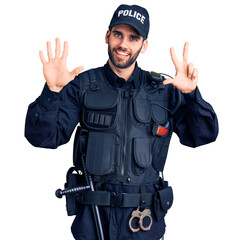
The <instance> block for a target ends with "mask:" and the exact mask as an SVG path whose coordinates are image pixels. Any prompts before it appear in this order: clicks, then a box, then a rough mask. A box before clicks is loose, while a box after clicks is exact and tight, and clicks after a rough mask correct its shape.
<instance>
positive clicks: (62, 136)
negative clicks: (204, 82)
mask: <svg viewBox="0 0 243 240" xmlns="http://www.w3.org/2000/svg"><path fill="white" fill-rule="evenodd" d="M103 70H104V73H105V76H106V78H107V80H108V81H109V82H110V83H111V84H112V85H113V86H114V87H120V88H123V89H125V90H130V89H133V88H138V87H139V86H140V83H141V73H142V70H141V68H139V67H138V66H137V64H136V66H135V70H134V72H133V74H132V76H131V77H130V78H129V79H128V80H127V81H125V80H124V79H122V78H120V77H118V76H117V75H116V74H115V73H114V72H113V71H112V70H111V68H110V66H109V64H108V63H106V64H105V66H104V67H103ZM81 74H82V73H81ZM81 85H82V82H81V81H80V78H79V75H78V76H76V77H75V79H74V80H73V81H71V82H70V83H69V84H67V85H66V86H65V87H64V88H63V89H62V91H61V92H60V93H56V92H52V91H50V90H49V88H48V86H47V84H45V86H44V89H43V91H42V93H41V95H40V96H39V97H38V98H37V99H36V100H35V101H34V102H33V103H31V104H30V105H29V108H28V112H27V116H26V124H25V137H26V138H27V139H28V141H29V142H30V143H31V144H32V145H34V146H36V147H43V148H57V147H58V146H60V145H62V144H64V143H67V142H68V141H69V139H70V137H71V135H72V132H73V130H74V128H75V127H76V126H77V124H78V123H79V122H80V119H81V113H82V111H81V110H82V107H81V106H82V98H81V95H82V93H81V92H80V91H81V89H82V88H81ZM171 89H172V88H171ZM175 98H176V97H175V96H174V94H173V92H172V93H171V101H170V102H171V104H173V102H175V101H176V100H175ZM173 123H174V132H175V133H176V134H177V135H178V137H179V139H180V142H181V143H182V144H184V145H187V146H190V147H197V146H200V145H203V144H207V143H210V142H212V141H214V140H215V139H216V137H217V134H218V121H217V116H216V114H215V112H214V110H213V108H212V107H211V105H210V104H209V103H207V102H205V101H204V100H203V98H202V96H201V94H200V91H199V89H198V88H196V90H195V91H193V92H192V93H189V94H182V101H181V106H180V108H179V109H178V111H177V112H176V113H175V114H174V115H173Z"/></svg>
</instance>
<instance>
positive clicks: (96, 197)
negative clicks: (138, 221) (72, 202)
mask: <svg viewBox="0 0 243 240" xmlns="http://www.w3.org/2000/svg"><path fill="white" fill-rule="evenodd" d="M153 195H154V194H152V193H146V194H145V195H144V196H145V197H144V201H145V205H146V206H151V205H152V199H153ZM80 201H81V203H82V204H88V205H97V206H116V207H138V206H140V201H141V194H135V193H116V192H106V191H95V192H92V191H87V192H85V193H83V194H82V197H81V199H80Z"/></svg>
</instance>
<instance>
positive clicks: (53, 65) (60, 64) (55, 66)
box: [39, 38, 84, 92]
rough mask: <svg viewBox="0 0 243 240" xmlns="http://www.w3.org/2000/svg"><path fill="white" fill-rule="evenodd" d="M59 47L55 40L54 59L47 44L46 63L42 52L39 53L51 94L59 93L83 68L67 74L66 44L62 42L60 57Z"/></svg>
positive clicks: (58, 42) (57, 41) (80, 67)
mask: <svg viewBox="0 0 243 240" xmlns="http://www.w3.org/2000/svg"><path fill="white" fill-rule="evenodd" d="M60 53H61V46H60V39H59V38H56V51H55V58H53V55H52V48H51V43H50V42H47V55H48V58H49V61H46V59H45V57H44V55H43V52H42V51H40V52H39V54H40V59H41V62H42V64H43V73H44V77H45V80H46V83H47V86H48V87H49V89H50V90H51V91H53V92H60V91H61V90H62V88H63V87H64V86H65V85H67V84H68V83H69V82H70V81H72V80H73V79H74V77H75V76H76V75H77V74H78V73H79V72H81V71H82V70H83V69H84V68H83V67H82V66H79V67H77V68H75V69H74V70H73V71H72V72H69V71H68V69H67V66H66V62H67V56H68V43H67V42H66V41H65V42H64V48H63V53H62V56H61V57H60Z"/></svg>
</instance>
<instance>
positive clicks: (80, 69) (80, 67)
mask: <svg viewBox="0 0 243 240" xmlns="http://www.w3.org/2000/svg"><path fill="white" fill-rule="evenodd" d="M83 70H84V67H82V66H79V67H77V68H74V69H73V71H72V72H71V74H72V75H74V76H76V75H77V74H78V73H80V72H81V71H83Z"/></svg>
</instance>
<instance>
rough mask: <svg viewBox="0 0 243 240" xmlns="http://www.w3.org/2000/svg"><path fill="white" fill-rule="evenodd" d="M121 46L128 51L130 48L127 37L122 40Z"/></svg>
mask: <svg viewBox="0 0 243 240" xmlns="http://www.w3.org/2000/svg"><path fill="white" fill-rule="evenodd" d="M119 45H120V47H121V48H122V49H123V51H125V50H127V48H128V40H127V39H126V38H125V37H123V38H121V41H120V44H119Z"/></svg>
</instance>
